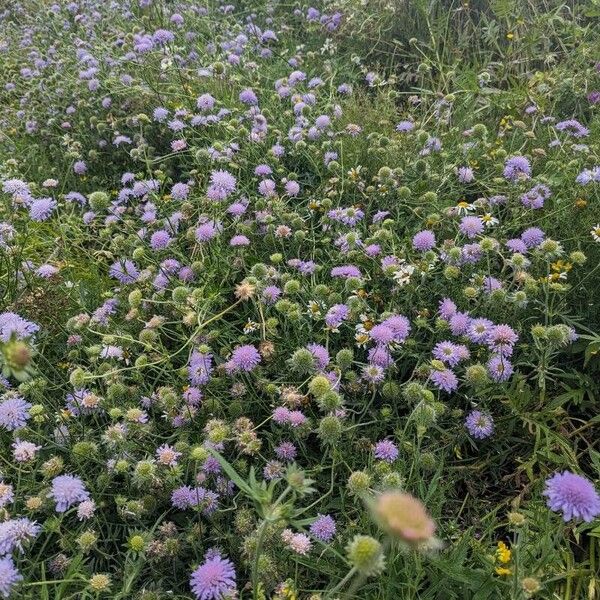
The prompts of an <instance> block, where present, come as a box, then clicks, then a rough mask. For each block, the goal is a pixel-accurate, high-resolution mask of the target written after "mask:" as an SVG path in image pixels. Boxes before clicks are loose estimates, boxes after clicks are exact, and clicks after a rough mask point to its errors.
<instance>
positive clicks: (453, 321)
mask: <svg viewBox="0 0 600 600" xmlns="http://www.w3.org/2000/svg"><path fill="white" fill-rule="evenodd" d="M470 322H471V317H470V316H469V315H468V313H464V312H457V313H455V314H453V315H452V316H451V317H450V331H451V332H452V335H463V334H464V333H465V332H466V331H467V327H468V326H469V323H470Z"/></svg>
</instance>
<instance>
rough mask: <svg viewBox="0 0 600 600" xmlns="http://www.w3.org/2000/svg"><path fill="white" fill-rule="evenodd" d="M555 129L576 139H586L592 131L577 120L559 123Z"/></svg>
mask: <svg viewBox="0 0 600 600" xmlns="http://www.w3.org/2000/svg"><path fill="white" fill-rule="evenodd" d="M555 127H556V130H557V131H562V132H564V133H567V134H568V135H570V136H573V137H575V138H580V137H585V136H587V135H589V133H590V130H589V129H588V128H587V127H584V126H583V125H582V124H581V123H580V122H579V121H577V120H576V119H567V120H566V121H560V123H557V124H556V125H555Z"/></svg>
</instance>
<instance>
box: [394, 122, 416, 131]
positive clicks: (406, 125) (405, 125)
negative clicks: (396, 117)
mask: <svg viewBox="0 0 600 600" xmlns="http://www.w3.org/2000/svg"><path fill="white" fill-rule="evenodd" d="M414 128H415V124H414V123H413V122H412V121H400V123H398V124H397V125H396V131H398V132H400V133H408V132H410V131H412V130H413V129H414Z"/></svg>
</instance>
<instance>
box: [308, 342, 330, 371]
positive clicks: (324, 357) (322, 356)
mask: <svg viewBox="0 0 600 600" xmlns="http://www.w3.org/2000/svg"><path fill="white" fill-rule="evenodd" d="M306 348H307V350H308V351H309V352H310V353H311V354H312V355H313V357H314V359H315V366H316V368H317V369H318V370H319V371H322V370H323V369H325V367H327V365H328V364H329V360H330V358H329V352H327V348H325V346H321V345H320V344H308V346H306Z"/></svg>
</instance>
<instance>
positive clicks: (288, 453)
mask: <svg viewBox="0 0 600 600" xmlns="http://www.w3.org/2000/svg"><path fill="white" fill-rule="evenodd" d="M275 454H276V455H277V458H280V459H282V460H288V461H291V460H294V459H295V458H296V455H297V454H298V450H297V449H296V446H294V444H292V442H282V443H281V444H279V446H277V447H276V448H275Z"/></svg>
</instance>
